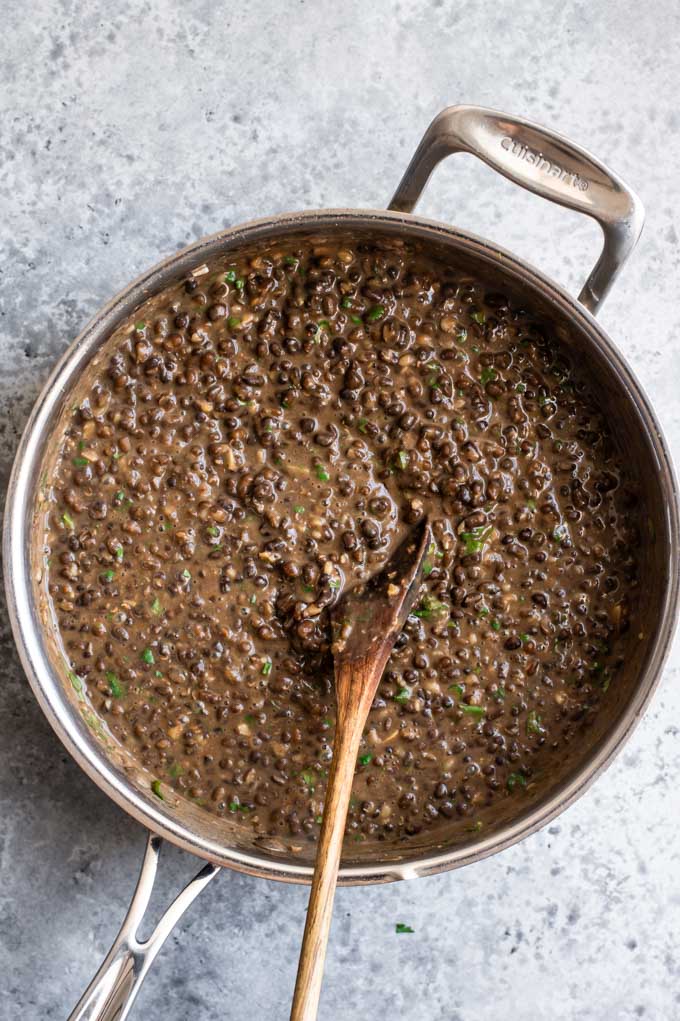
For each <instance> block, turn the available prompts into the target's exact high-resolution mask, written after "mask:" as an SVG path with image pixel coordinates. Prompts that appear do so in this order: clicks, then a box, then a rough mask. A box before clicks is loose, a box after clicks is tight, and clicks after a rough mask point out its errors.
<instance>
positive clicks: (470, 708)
mask: <svg viewBox="0 0 680 1021" xmlns="http://www.w3.org/2000/svg"><path fill="white" fill-rule="evenodd" d="M458 708H459V709H460V711H461V712H462V713H467V715H468V716H483V715H484V713H485V712H486V709H485V708H484V706H483V705H467V703H465V702H461V703H460V704H459V705H458Z"/></svg>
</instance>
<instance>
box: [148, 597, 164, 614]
mask: <svg viewBox="0 0 680 1021" xmlns="http://www.w3.org/2000/svg"><path fill="white" fill-rule="evenodd" d="M151 612H152V613H153V614H154V616H156V617H160V615H161V614H162V612H163V607H162V606H161V601H160V599H159V598H158V596H156V598H155V599H154V601H153V603H152V604H151Z"/></svg>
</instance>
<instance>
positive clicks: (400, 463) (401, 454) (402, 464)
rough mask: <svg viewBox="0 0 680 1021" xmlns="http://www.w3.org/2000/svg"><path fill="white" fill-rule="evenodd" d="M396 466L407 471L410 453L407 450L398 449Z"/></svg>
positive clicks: (395, 460)
mask: <svg viewBox="0 0 680 1021" xmlns="http://www.w3.org/2000/svg"><path fill="white" fill-rule="evenodd" d="M394 462H395V465H396V467H397V468H398V469H399V471H406V469H407V468H408V462H409V454H408V451H406V450H398V451H397V455H396V457H395V459H394Z"/></svg>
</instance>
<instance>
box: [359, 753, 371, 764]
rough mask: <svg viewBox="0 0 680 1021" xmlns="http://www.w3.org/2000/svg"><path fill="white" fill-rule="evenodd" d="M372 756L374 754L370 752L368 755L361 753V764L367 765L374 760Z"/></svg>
mask: <svg viewBox="0 0 680 1021" xmlns="http://www.w3.org/2000/svg"><path fill="white" fill-rule="evenodd" d="M372 758H373V756H372V755H370V754H368V755H360V756H359V765H361V766H367V765H368V764H369V762H370V761H371V760H372Z"/></svg>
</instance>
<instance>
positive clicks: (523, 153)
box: [501, 135, 588, 191]
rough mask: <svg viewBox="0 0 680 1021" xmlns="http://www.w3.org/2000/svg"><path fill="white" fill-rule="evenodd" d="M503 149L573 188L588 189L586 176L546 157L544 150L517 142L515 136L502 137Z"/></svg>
mask: <svg viewBox="0 0 680 1021" xmlns="http://www.w3.org/2000/svg"><path fill="white" fill-rule="evenodd" d="M501 149H505V151H506V152H509V153H512V155H513V156H516V157H517V159H518V160H524V162H525V163H528V164H529V166H532V167H536V169H537V170H542V171H543V173H545V174H548V175H549V176H550V177H556V178H557V179H558V180H559V181H566V183H567V184H570V185H571V186H572V188H577V189H578V190H579V191H588V182H587V181H586V180H585V178H583V177H581V176H580V175H579V174H573V173H571V171H569V170H565V169H564V167H561V166H560V165H559V163H553V162H552V161H551V160H548V159H546V158H545V156H544V155H543V153H542V152H536V151H535V150H534V149H530V148H529V146H528V145H522V143H521V142H516V141H515V140H514V138H508V136H507V135H506V137H505V138H501Z"/></svg>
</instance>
